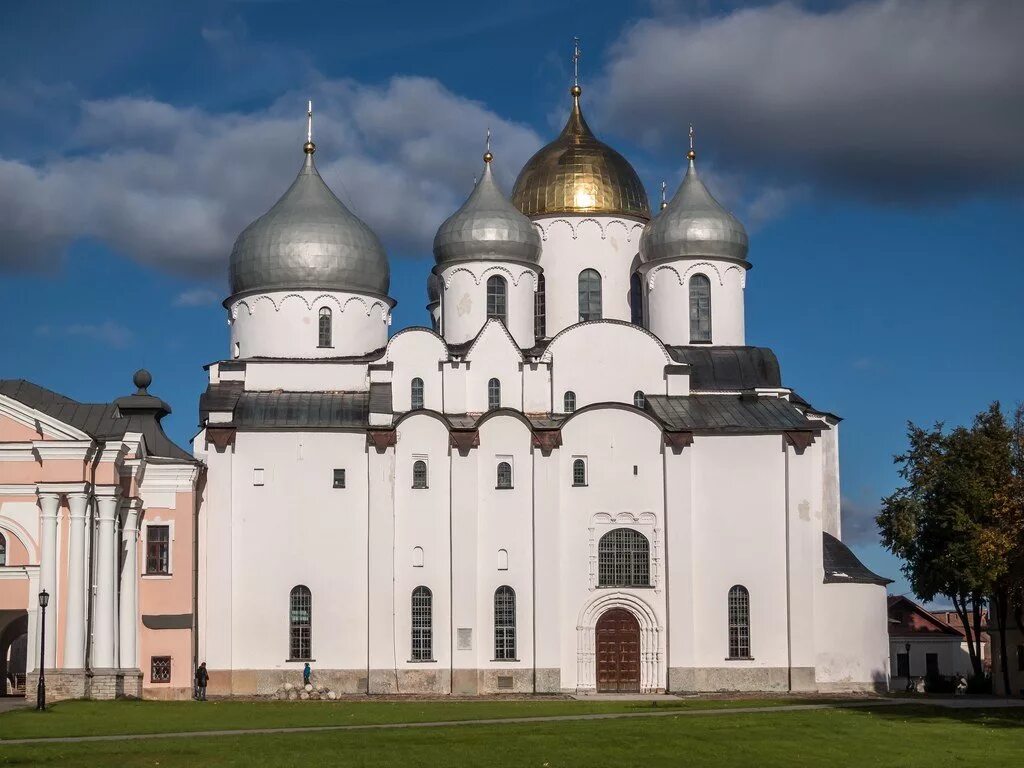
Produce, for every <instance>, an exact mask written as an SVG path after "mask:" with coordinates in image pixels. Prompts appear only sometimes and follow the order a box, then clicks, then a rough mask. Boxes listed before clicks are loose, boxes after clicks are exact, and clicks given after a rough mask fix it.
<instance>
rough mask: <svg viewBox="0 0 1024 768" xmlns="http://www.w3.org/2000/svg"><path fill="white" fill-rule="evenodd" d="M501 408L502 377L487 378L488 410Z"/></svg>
mask: <svg viewBox="0 0 1024 768" xmlns="http://www.w3.org/2000/svg"><path fill="white" fill-rule="evenodd" d="M499 408H501V379H497V378H492V379H488V380H487V410H488V411H496V410H498V409H499Z"/></svg>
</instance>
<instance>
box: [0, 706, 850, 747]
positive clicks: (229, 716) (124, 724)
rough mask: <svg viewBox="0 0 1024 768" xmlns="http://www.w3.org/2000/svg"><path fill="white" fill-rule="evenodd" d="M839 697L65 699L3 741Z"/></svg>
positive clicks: (21, 721)
mask: <svg viewBox="0 0 1024 768" xmlns="http://www.w3.org/2000/svg"><path fill="white" fill-rule="evenodd" d="M818 701H834V699H827V700H826V699H812V698H781V697H780V698H770V699H743V698H741V699H718V698H714V697H708V698H700V699H696V698H695V699H666V700H664V701H658V702H656V703H655V702H643V701H571V700H564V699H550V700H546V701H545V700H544V699H539V700H538V699H522V700H504V701H496V700H490V701H488V700H479V701H437V700H433V701H426V700H424V701H408V700H407V701H379V700H378V701H372V700H371V701H339V702H306V701H303V702H290V701H237V700H234V701H232V700H224V701H207V702H205V703H198V702H193V701H66V702H62V703H60V704H54V705H52V706H51V707H50V708H49V709H48V710H47V711H46V712H36V711H35V710H33V709H18V710H15V711H13V712H8V713H6V714H2V715H0V739H31V738H38V737H41V736H99V735H109V734H129V733H173V732H181V731H219V730H236V729H239V728H286V727H292V726H303V725H363V724H371V723H418V722H425V721H444V720H485V719H488V718H494V717H544V716H547V715H586V714H594V713H602V712H635V711H643V710H649V709H651V708H652V707H656V708H658V709H666V708H679V709H708V708H710V709H722V708H728V707H751V706H782V705H784V704H813V703H816V702H818Z"/></svg>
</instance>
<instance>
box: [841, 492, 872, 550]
mask: <svg viewBox="0 0 1024 768" xmlns="http://www.w3.org/2000/svg"><path fill="white" fill-rule="evenodd" d="M839 506H840V514H841V515H842V519H843V541H845V542H846V543H847V544H878V542H879V538H878V537H879V532H878V526H877V525H876V524H875V516H876V515H877V514H878V509H877V507H875V506H872V505H870V504H864V503H863V502H861V501H858V500H856V499H852V498H850V497H847V496H843V498H842V499H841V501H840V505H839Z"/></svg>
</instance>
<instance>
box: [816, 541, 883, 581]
mask: <svg viewBox="0 0 1024 768" xmlns="http://www.w3.org/2000/svg"><path fill="white" fill-rule="evenodd" d="M821 537H822V542H821V543H822V548H821V564H822V567H823V568H824V569H825V583H826V584H880V585H882V586H885V585H887V584H892V579H886V578H884V577H882V576H879V575H878V574H877V573H874V572H873V571H869V570H868V569H867V568H866V567H865V566H864V563H862V562H861V561H860V560H858V559H857V556H856V555H855V554H853V552H852V551H850V548H849V547H848V546H846V545H845V544H843V542H841V541H840V540H839V539H837V538H836V537H835V536H833V535H832V534H831V533H826V532H824V531H823V532H822V534H821Z"/></svg>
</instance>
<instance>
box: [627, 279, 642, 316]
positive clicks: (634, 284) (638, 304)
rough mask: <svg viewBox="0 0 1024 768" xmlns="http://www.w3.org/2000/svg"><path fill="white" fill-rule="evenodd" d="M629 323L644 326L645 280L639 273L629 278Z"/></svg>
mask: <svg viewBox="0 0 1024 768" xmlns="http://www.w3.org/2000/svg"><path fill="white" fill-rule="evenodd" d="M629 322H631V323H632V324H633V325H639V326H642V325H643V324H644V295H643V280H642V279H641V277H640V273H639V272H634V273H633V276H632V277H630V278H629Z"/></svg>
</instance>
